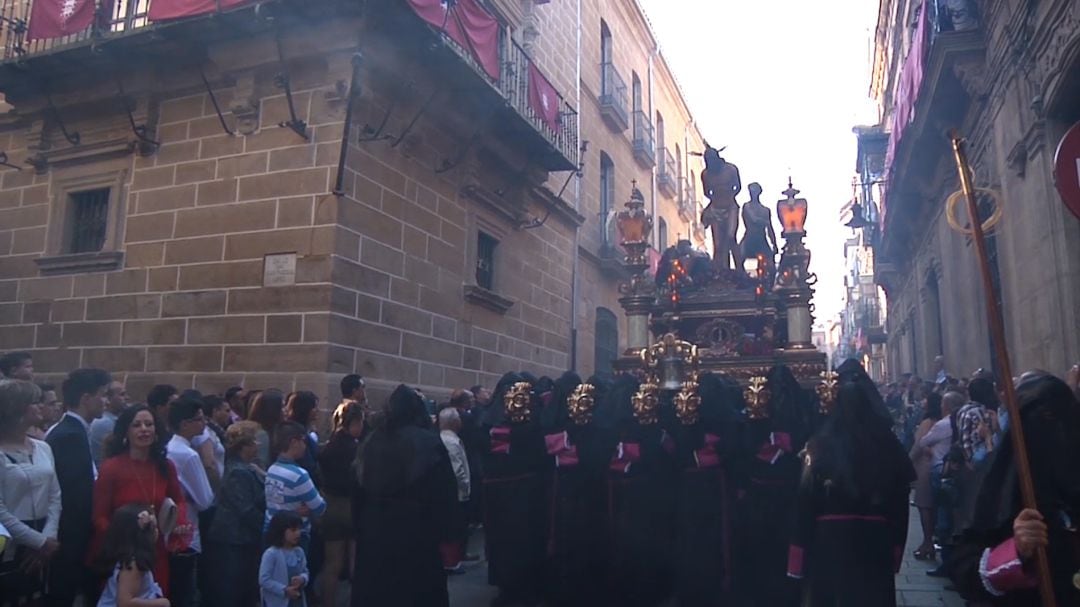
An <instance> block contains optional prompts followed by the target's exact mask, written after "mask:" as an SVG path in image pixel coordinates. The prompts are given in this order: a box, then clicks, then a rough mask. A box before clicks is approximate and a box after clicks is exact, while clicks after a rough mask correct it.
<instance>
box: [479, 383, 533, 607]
mask: <svg viewBox="0 0 1080 607" xmlns="http://www.w3.org/2000/svg"><path fill="white" fill-rule="evenodd" d="M527 381H528V380H526V379H525V377H524V376H523V375H520V374H517V373H507V374H506V375H504V376H503V377H502V378H501V379H500V380H499V383H498V384H497V385H496V387H495V392H494V394H493V396H492V404H491V406H490V407H488V409H487V411H486V412H485V415H484V418H483V422H482V429H483V431H484V435H483V436H482V440H481V446H482V451H481V456H480V457H481V459H482V461H483V466H484V485H483V490H484V514H483V517H484V539H485V552H486V554H487V559H488V582H489V583H491V584H492V585H494V586H496V587H498V588H499V591H500V593H501V597H502V598H503V599H504V600H506V601H522V602H529V601H534V600H535V599H536V598H537V597H538V596H539V592H540V586H541V579H542V574H543V562H544V538H545V529H546V528H545V524H544V523H545V521H546V520H547V508H546V500H545V499H544V478H545V475H544V465H545V455H546V454H545V452H544V437H543V434H542V432H541V429H540V420H539V419H538V418H539V413H540V406H539V404H538V402H537V401H538V400H539V399H538V398H537V397H536V395H535V393H533V394H532V395H531V398H530V401H531V402H530V417H529V419H528V420H527V421H523V422H512V421H511V419H510V417H509V416H508V415H507V413H506V408H505V397H506V395H507V393H509V392H510V391H511V389H512V388H513V386H514V384H516V383H519V382H527ZM535 381H536V380H533V382H529V383H531V385H535Z"/></svg>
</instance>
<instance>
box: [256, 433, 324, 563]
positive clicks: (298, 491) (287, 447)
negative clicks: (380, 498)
mask: <svg viewBox="0 0 1080 607" xmlns="http://www.w3.org/2000/svg"><path fill="white" fill-rule="evenodd" d="M274 446H275V447H276V449H277V452H278V458H277V461H275V462H274V463H273V465H271V466H270V469H269V470H267V471H266V523H265V526H264V529H269V528H270V519H272V518H273V517H274V515H275V514H277V513H278V512H282V511H292V512H295V513H297V514H299V515H300V516H301V517H302V518H303V519H304V524H303V526H302V527H301V530H300V546H301V547H302V548H303V549H304V551H305V552H307V549H308V544H309V542H310V541H311V517H313V516H315V517H318V516H322V514H323V512H325V511H326V501H325V500H323V497H322V495H320V494H319V491H318V489H316V488H315V483H313V482H312V481H311V474H309V473H308V471H307V470H304V469H303V468H301V467H300V465H299V464H297V463H296V462H297V460H298V459H300V458H301V457H303V456H304V453H306V452H307V430H305V429H304V427H303V426H301V425H300V424H298V423H296V422H285V423H282V424H280V425H278V427H277V428H275V429H274Z"/></svg>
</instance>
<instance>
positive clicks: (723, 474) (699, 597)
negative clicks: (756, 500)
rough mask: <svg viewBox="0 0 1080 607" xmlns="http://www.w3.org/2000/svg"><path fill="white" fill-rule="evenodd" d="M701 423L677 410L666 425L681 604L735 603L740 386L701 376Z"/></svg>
mask: <svg viewBox="0 0 1080 607" xmlns="http://www.w3.org/2000/svg"><path fill="white" fill-rule="evenodd" d="M699 383H700V388H699V390H698V392H699V395H700V398H701V404H700V406H699V409H698V413H697V419H696V420H693V419H692V417H691V416H688V415H685V414H684V415H683V416H681V417H680V415H678V414H677V413H676V412H675V411H674V410H673V409H670V410H668V411H669V412H670V413H669V414H667V415H665V422H666V423H665V425H667V427H668V428H669V432H670V434H671V436H672V437H673V438H674V439H675V447H676V449H675V462H676V465H677V472H676V473H675V476H674V479H675V482H676V487H675V516H674V529H673V531H674V538H675V544H674V549H673V551H672V558H673V562H672V568H673V570H674V576H675V596H676V597H677V598H678V600H679V604H680V605H694V606H696V607H719V606H721V605H725V606H726V605H729V604H730V602H731V587H732V577H733V575H732V574H733V571H732V557H733V556H734V555H733V553H732V549H733V545H732V524H733V522H734V521H733V514H734V513H733V509H734V504H735V500H734V491H733V489H734V485H733V483H732V482H731V475H730V468H731V466H732V464H733V462H734V459H735V453H736V452H737V447H738V441H739V418H738V413H737V411H738V410H739V409H741V408H742V396H741V391H740V389H739V386H738V384H735V383H734V382H732V381H730V380H726V379H724V378H722V377H720V376H718V375H714V374H711V373H706V374H704V375H702V376H701V379H700V382H699Z"/></svg>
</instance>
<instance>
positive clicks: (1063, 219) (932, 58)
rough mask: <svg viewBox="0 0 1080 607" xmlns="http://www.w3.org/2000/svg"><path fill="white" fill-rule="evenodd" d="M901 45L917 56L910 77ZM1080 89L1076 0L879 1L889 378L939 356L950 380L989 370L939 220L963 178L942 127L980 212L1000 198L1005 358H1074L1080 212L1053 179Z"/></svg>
mask: <svg viewBox="0 0 1080 607" xmlns="http://www.w3.org/2000/svg"><path fill="white" fill-rule="evenodd" d="M924 8H925V12H926V21H925V22H924V23H923V24H922V25H921V26H920V19H921V12H920V11H923V10H924ZM920 27H922V28H923V29H922V30H920ZM912 53H921V55H920V58H921V59H922V60H923V64H922V72H923V78H922V80H921V82H920V81H918V80H914V82H915V85H914V86H912V84H911V83H912V81H913V79H912V78H910V77H905V64H911V63H912V61H911V57H912ZM911 73H914V72H909V73H907V75H909V76H910V74H911ZM1078 92H1080V3H1077V2H1073V1H1070V0H1052V1H1047V2H1038V3H1030V2H1020V1H1017V0H985V1H979V2H974V1H966V0H926V1H925V2H924V0H888V1H884V2H882V3H881V12H880V14H879V20H878V27H877V34H876V47H875V64H874V72H873V80H872V83H871V94H872V96H873V97H874V98H875V99H877V101H878V102H879V105H880V107H881V117H882V124H883V125H884V127H885V130H886V131H888V132H890V137H891V138H892V141H891V142H890V143H888V144H886V146H884V147H880V146H879V148H878V149H877V151H876V152H875V153H873V154H870V155H869V156H868V158H872V159H873V161H874V162H877V163H878V168H879V169H880V170H879V171H878V172H879V173H880V175H881V176H880V182H881V185H883V194H884V197H883V199H882V201H880V202H883V205H882V209H881V215H882V218H881V222H880V225H879V226H878V227H879V228H880V234H878V235H876V236H875V240H874V247H875V264H876V265H875V276H876V279H877V281H878V283H879V284H881V285H882V286H883V287H884V288H885V289H886V291H887V296H888V315H887V316H888V354H889V356H888V360H889V371H890V373H891V374H892V375H893V376H895V375H897V374H899V373H901V372H916V373H919V374H922V375H924V376H925V375H928V374H930V373H931V370H932V365H933V359H934V357H935V356H937V355H939V354H943V355H944V356H945V359H946V366H947V369H948V371H949V372H950V373H952V374H955V375H968V374H970V373H971V372H972V371H973V370H975V369H977V368H979V367H985V368H991V366H992V365H994V364H995V355H994V354H993V350H992V348H991V345H990V337H989V330H988V324H987V321H986V313H985V303H984V294H983V286H982V282H981V279H980V274H979V272H978V265H977V259H976V256H975V250H974V244H973V243H972V242H971V241H970V238H969V237H966V236H965V235H964V234H961V233H958V232H956V231H954V230H952V229H950V228H949V226H948V223H947V220H946V217H945V215H944V212H945V202H946V199H947V198H948V197H949V196H950V195H951V194H952V193H953V192H955V191H956V190H957V189H958V188H959V183H958V178H957V170H956V165H955V162H954V159H953V157H952V151H951V148H950V145H949V141H948V138H947V136H946V133H947V132H948V130H949V129H950V128H958V129H960V132H961V133H963V134H964V135H965V136H966V137H967V140H968V149H969V156H970V160H971V163H972V166H973V169H974V173H975V182H976V186H978V187H980V188H984V189H985V190H988V192H983V193H982V194H980V199H979V200H980V207H981V208H980V211H981V213H982V217H983V219H985V218H987V217H988V216H989V213H990V212H991V210H992V209H993V204H994V200H995V198H996V200H997V201H998V202H999V203H1000V204H1001V205H1003V206H1002V210H1003V217H1002V220H1001V222H1000V224H999V225H998V226H997V227H996V228H995V229H994V231H993V233H992V235H991V237H990V238H989V242H988V248H989V253H990V258H991V269H992V275H993V281H992V282H993V289H992V290H993V295H994V296H995V297H996V298H997V299H998V301H999V302H1000V303H1001V304H1002V308H1003V311H1004V317H1005V324H1006V332H1007V338H1008V341H1009V346H1010V352H1011V358H1012V363H1013V368H1014V369H1015V370H1016V372H1017V373H1019V372H1020V371H1023V370H1025V369H1031V368H1043V369H1046V370H1049V371H1051V372H1054V373H1059V374H1063V373H1064V372H1065V371H1066V370H1067V369H1068V368H1069V367H1070V366H1071V365H1073V364H1075V363H1076V362H1077V360H1080V261H1078V260H1080V221H1077V219H1076V218H1075V217H1074V216H1072V215H1071V214H1070V213H1069V212H1068V211H1067V210H1066V208H1065V206H1064V205H1063V204H1062V201H1061V199H1060V197H1059V195H1058V193H1057V191H1056V190H1055V188H1054V181H1053V166H1054V155H1055V150H1056V148H1057V145H1058V142H1059V141H1060V140H1061V138H1062V136H1063V135H1064V133H1065V132H1066V130H1067V129H1068V128H1069V127H1071V126H1072V125H1073V124H1075V123H1076V122H1078V121H1080V94H1078ZM905 98H907V99H911V100H912V101H911V103H910V104H908V103H905V101H904V100H905ZM898 112H899V113H900V114H902V115H906V116H909V119H907V120H903V119H901V120H896V116H897V115H898ZM898 132H900V133H901V135H900V136H898ZM890 148H891V149H890ZM960 213H961V215H960V216H961V217H962V219H960V222H961V223H963V222H964V221H966V213H963V211H962V210H961V211H960Z"/></svg>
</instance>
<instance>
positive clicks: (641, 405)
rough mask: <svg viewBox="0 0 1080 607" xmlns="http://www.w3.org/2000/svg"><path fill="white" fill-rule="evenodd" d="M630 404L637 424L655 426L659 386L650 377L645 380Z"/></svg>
mask: <svg viewBox="0 0 1080 607" xmlns="http://www.w3.org/2000/svg"><path fill="white" fill-rule="evenodd" d="M630 402H631V404H633V407H634V418H635V419H637V422H638V423H639V424H641V425H642V426H650V425H652V424H655V423H656V421H657V419H658V417H659V414H660V386H658V385H657V384H656V381H655V380H654V379H652V378H651V377H650V378H648V379H646V380H645V381H644V382H643V383H642V384H641V387H640V388H639V389H638V391H637V393H635V394H634V396H633V398H632V399H631V400H630Z"/></svg>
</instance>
